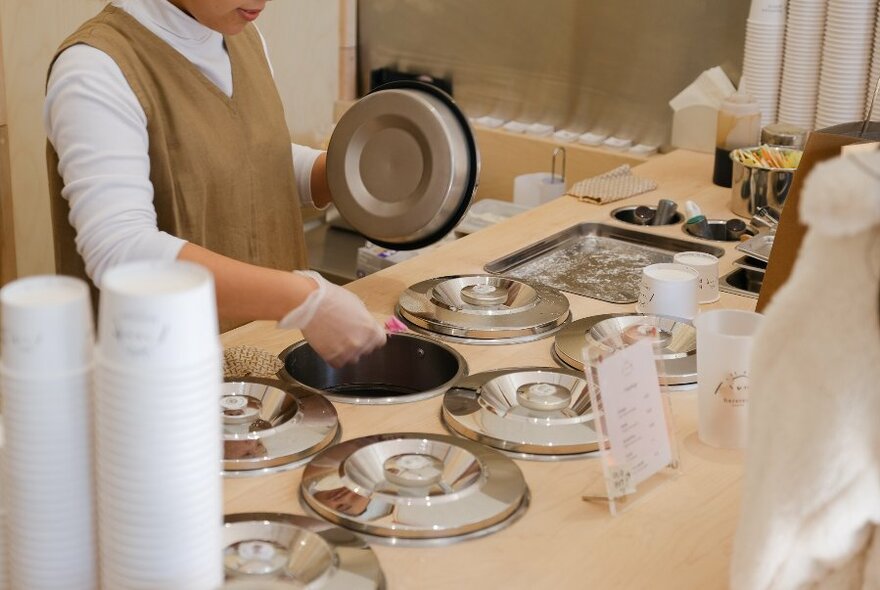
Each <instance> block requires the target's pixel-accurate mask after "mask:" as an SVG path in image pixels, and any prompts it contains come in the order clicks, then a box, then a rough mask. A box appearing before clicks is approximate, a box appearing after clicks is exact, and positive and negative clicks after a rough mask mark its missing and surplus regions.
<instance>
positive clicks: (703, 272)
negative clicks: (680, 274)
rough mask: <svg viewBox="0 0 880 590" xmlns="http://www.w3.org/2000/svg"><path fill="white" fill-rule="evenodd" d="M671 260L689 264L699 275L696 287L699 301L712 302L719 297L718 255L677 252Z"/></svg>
mask: <svg viewBox="0 0 880 590" xmlns="http://www.w3.org/2000/svg"><path fill="white" fill-rule="evenodd" d="M672 260H673V261H674V262H675V263H677V264H683V265H685V266H689V267H691V268H692V269H694V270H695V271H697V274H699V275H700V282H699V286H698V287H697V301H698V302H699V303H713V302H715V301H718V299H720V298H721V294H720V293H719V292H718V257H717V256H712V255H711V254H708V253H706V252H677V253H676V254H675V256H673V257H672Z"/></svg>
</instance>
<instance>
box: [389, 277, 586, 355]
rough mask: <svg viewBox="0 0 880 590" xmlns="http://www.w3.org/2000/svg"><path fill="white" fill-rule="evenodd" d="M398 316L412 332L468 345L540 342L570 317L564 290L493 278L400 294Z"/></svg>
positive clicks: (437, 283) (425, 285)
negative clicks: (539, 340) (562, 291)
mask: <svg viewBox="0 0 880 590" xmlns="http://www.w3.org/2000/svg"><path fill="white" fill-rule="evenodd" d="M397 313H398V315H399V316H400V317H401V318H402V319H403V320H404V321H405V322H406V323H407V324H408V325H409V326H410V327H411V328H412V329H413V330H416V331H418V332H423V333H428V334H432V335H437V336H439V337H441V338H444V339H448V340H451V341H455V342H460V343H464V344H510V343H514V342H528V341H530V340H538V339H540V338H544V337H546V336H549V335H550V334H553V333H554V332H555V331H557V330H558V329H559V328H560V326H562V325H563V324H564V323H565V322H567V321H568V320H569V318H570V317H571V314H570V313H569V303H568V299H567V298H566V297H565V295H563V294H562V293H561V292H560V291H557V290H556V289H552V288H550V287H546V286H543V285H539V284H537V283H532V282H527V281H523V280H515V279H509V278H505V277H496V276H491V275H460V276H448V277H439V278H436V279H428V280H426V281H421V282H419V283H416V284H414V285H412V286H410V287H409V288H408V289H406V290H405V291H404V292H403V293H401V295H400V298H399V300H398V304H397Z"/></svg>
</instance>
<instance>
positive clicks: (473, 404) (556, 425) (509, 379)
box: [443, 367, 598, 460]
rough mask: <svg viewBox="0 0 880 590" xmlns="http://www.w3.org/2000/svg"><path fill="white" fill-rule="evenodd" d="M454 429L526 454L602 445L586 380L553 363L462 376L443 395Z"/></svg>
mask: <svg viewBox="0 0 880 590" xmlns="http://www.w3.org/2000/svg"><path fill="white" fill-rule="evenodd" d="M443 419H444V421H445V422H446V424H447V425H448V426H449V428H450V429H451V430H453V431H454V432H456V433H458V434H460V435H462V436H464V437H466V438H469V439H472V440H475V441H477V442H481V443H484V444H487V445H489V446H492V447H495V448H497V449H500V450H503V451H506V452H508V453H511V454H515V456H516V457H518V458H522V459H539V460H540V459H543V460H549V459H562V458H574V457H577V456H581V455H582V454H583V453H588V452H591V451H595V450H596V449H597V448H598V438H597V435H596V431H595V430H594V428H593V412H592V408H591V406H590V393H589V390H588V389H587V382H586V380H585V379H584V378H583V377H582V376H581V375H578V373H576V372H574V371H570V370H568V369H557V368H553V367H531V368H522V369H499V370H496V371H487V372H485V373H478V374H476V375H471V376H470V377H467V378H465V379H462V380H461V381H460V382H459V383H458V384H456V386H455V387H453V388H451V389H450V390H449V391H447V392H446V395H445V396H444V398H443Z"/></svg>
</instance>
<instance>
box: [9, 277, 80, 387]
mask: <svg viewBox="0 0 880 590" xmlns="http://www.w3.org/2000/svg"><path fill="white" fill-rule="evenodd" d="M0 313H2V319H0V325H2V327H3V330H2V344H0V350H2V354H3V356H2V359H0V366H2V367H3V368H4V369H6V370H9V371H11V372H14V373H16V374H24V375H28V374H31V375H35V376H37V377H43V378H45V377H47V376H51V375H57V374H63V373H67V372H69V371H76V370H79V369H82V368H83V367H85V366H87V365H89V364H91V362H92V348H93V346H94V327H93V324H92V304H91V297H90V295H89V287H88V285H86V283H85V282H84V281H82V280H80V279H76V278H73V277H66V276H60V275H51V276H35V277H28V278H24V279H19V280H17V281H13V282H11V283H9V284H8V285H6V286H5V287H3V288H2V289H0Z"/></svg>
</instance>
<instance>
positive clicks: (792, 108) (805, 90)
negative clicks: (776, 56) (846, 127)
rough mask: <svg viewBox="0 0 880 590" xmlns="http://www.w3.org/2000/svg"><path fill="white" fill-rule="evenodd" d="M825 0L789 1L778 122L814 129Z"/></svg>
mask: <svg viewBox="0 0 880 590" xmlns="http://www.w3.org/2000/svg"><path fill="white" fill-rule="evenodd" d="M825 7H826V0H788V18H787V19H786V21H785V54H784V57H783V62H782V64H783V65H782V87H781V88H780V90H779V117H778V119H779V122H781V123H789V124H791V125H797V126H798V127H803V128H804V129H812V128H813V123H814V122H815V120H816V100H817V96H818V93H819V64H820V63H821V61H822V38H823V34H824V31H825Z"/></svg>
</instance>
